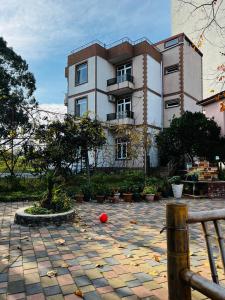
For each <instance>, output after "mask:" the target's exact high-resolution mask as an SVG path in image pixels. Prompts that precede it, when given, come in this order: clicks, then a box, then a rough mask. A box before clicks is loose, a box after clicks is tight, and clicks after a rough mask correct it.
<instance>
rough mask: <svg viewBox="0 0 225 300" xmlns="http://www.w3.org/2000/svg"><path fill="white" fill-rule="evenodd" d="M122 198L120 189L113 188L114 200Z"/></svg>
mask: <svg viewBox="0 0 225 300" xmlns="http://www.w3.org/2000/svg"><path fill="white" fill-rule="evenodd" d="M119 200H120V192H119V191H118V189H115V188H114V189H113V191H112V202H114V203H115V202H118V201H119Z"/></svg>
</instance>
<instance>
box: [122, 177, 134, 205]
mask: <svg viewBox="0 0 225 300" xmlns="http://www.w3.org/2000/svg"><path fill="white" fill-rule="evenodd" d="M121 191H122V194H123V200H124V201H125V202H132V197H133V193H132V192H131V187H130V184H129V183H128V182H125V183H124V184H123V186H122V187H121Z"/></svg>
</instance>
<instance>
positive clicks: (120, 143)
mask: <svg viewBox="0 0 225 300" xmlns="http://www.w3.org/2000/svg"><path fill="white" fill-rule="evenodd" d="M128 145H129V142H128V140H127V139H122V138H119V139H116V159H127V158H128Z"/></svg>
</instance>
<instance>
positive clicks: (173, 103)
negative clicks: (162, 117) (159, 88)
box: [165, 98, 180, 108]
mask: <svg viewBox="0 0 225 300" xmlns="http://www.w3.org/2000/svg"><path fill="white" fill-rule="evenodd" d="M179 105H180V99H179V98H177V99H172V100H168V101H165V108H172V107H177V106H179Z"/></svg>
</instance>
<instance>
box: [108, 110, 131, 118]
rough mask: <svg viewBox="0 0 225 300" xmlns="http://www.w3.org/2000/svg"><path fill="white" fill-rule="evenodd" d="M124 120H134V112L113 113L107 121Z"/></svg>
mask: <svg viewBox="0 0 225 300" xmlns="http://www.w3.org/2000/svg"><path fill="white" fill-rule="evenodd" d="M124 118H130V119H133V118H134V112H133V111H129V110H127V111H124V112H118V113H111V114H107V121H112V120H117V119H124Z"/></svg>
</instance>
